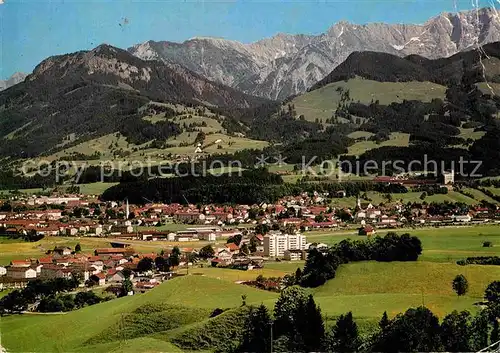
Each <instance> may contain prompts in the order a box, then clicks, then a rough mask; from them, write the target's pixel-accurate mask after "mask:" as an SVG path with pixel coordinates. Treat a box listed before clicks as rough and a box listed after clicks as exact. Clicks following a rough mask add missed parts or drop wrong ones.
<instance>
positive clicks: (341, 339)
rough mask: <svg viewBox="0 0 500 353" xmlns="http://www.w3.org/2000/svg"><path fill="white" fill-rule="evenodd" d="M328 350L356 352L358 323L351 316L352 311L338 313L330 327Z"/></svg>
mask: <svg viewBox="0 0 500 353" xmlns="http://www.w3.org/2000/svg"><path fill="white" fill-rule="evenodd" d="M329 341H330V344H329V347H328V348H329V349H328V350H329V351H334V352H341V353H344V352H345V353H347V352H356V351H357V350H358V347H359V345H360V339H359V333H358V325H356V322H355V321H354V320H353V318H352V312H348V313H347V314H345V315H340V317H339V318H338V319H337V322H336V323H335V326H334V327H333V328H332V332H331V336H330V339H329Z"/></svg>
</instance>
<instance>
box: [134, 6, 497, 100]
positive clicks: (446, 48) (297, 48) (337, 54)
mask: <svg viewBox="0 0 500 353" xmlns="http://www.w3.org/2000/svg"><path fill="white" fill-rule="evenodd" d="M495 41H500V17H499V16H498V14H497V13H496V11H495V10H494V9H489V8H485V9H479V10H477V11H476V10H471V11H466V12H459V13H443V14H441V15H439V16H437V17H434V18H431V19H430V20H429V21H427V22H426V23H424V24H422V25H406V24H396V25H389V24H384V23H370V24H366V25H356V24H352V23H348V22H339V23H337V24H335V25H334V26H332V27H331V28H330V29H328V31H326V32H325V33H323V34H320V35H317V36H312V35H288V34H278V35H276V36H274V37H272V38H267V39H263V40H260V41H258V42H255V43H251V44H242V43H239V42H235V41H230V40H225V39H216V38H193V39H190V40H188V41H185V42H184V43H172V42H166V41H165V42H153V41H148V42H145V43H142V44H138V45H135V46H134V47H131V48H129V51H130V52H131V53H132V54H134V55H135V56H137V57H139V58H141V59H144V60H162V61H164V62H167V63H178V64H181V65H184V66H185V67H187V68H188V69H190V70H192V71H194V72H196V73H198V74H200V75H203V76H205V77H207V78H208V79H210V80H214V81H217V82H221V83H223V84H226V85H229V86H231V87H233V88H236V89H238V90H242V91H244V92H245V93H249V94H252V95H259V96H262V97H267V98H272V99H284V98H286V97H288V96H289V95H293V94H297V93H301V92H304V91H305V90H307V89H308V88H309V87H311V86H312V85H313V84H314V83H316V82H318V81H319V80H321V79H322V78H324V77H325V76H326V75H327V74H328V73H330V72H331V71H332V70H333V69H334V68H335V67H336V66H337V65H339V64H340V63H342V62H343V61H344V60H345V59H346V58H347V57H348V56H349V54H351V53H352V52H354V51H378V52H385V53H390V54H395V55H398V56H406V55H410V54H418V55H421V56H424V57H427V58H430V59H435V58H440V57H448V56H451V55H453V54H455V53H457V52H460V51H463V50H468V49H472V48H474V47H476V46H478V45H481V44H486V43H490V42H495Z"/></svg>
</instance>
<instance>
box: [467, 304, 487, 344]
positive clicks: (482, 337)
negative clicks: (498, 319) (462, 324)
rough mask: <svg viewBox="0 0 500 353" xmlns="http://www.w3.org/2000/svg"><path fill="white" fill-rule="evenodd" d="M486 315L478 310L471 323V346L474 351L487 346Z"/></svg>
mask: <svg viewBox="0 0 500 353" xmlns="http://www.w3.org/2000/svg"><path fill="white" fill-rule="evenodd" d="M488 332H489V326H488V317H487V314H486V313H485V312H484V311H482V312H479V313H478V314H477V315H476V316H475V317H474V319H473V320H472V324H471V348H472V350H474V351H479V350H481V349H483V348H486V347H487V346H488Z"/></svg>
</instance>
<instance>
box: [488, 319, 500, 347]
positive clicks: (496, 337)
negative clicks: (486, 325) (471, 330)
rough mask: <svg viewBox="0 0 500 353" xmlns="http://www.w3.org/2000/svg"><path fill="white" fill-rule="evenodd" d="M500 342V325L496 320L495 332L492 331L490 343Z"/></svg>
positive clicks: (494, 322) (494, 324) (494, 323)
mask: <svg viewBox="0 0 500 353" xmlns="http://www.w3.org/2000/svg"><path fill="white" fill-rule="evenodd" d="M498 341H500V325H499V324H498V319H497V318H495V320H494V321H493V330H491V335H490V342H491V343H495V342H498Z"/></svg>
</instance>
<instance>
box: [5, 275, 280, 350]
mask: <svg viewBox="0 0 500 353" xmlns="http://www.w3.org/2000/svg"><path fill="white" fill-rule="evenodd" d="M243 294H244V295H246V296H247V299H246V300H247V303H255V304H260V303H261V302H265V301H269V300H271V301H272V300H275V299H276V297H277V295H276V294H274V293H271V292H266V291H260V290H257V289H253V288H251V287H248V286H243V285H237V284H233V283H229V282H226V281H218V280H216V279H210V278H207V277H201V276H187V277H181V278H176V279H173V280H171V281H168V282H166V283H164V284H162V285H161V286H160V287H158V288H157V289H155V290H152V291H150V292H148V293H145V294H139V295H135V296H131V297H125V298H120V299H116V300H113V301H110V302H105V303H101V304H97V305H94V306H90V307H86V308H83V309H80V310H77V311H73V312H69V313H67V314H64V315H21V316H18V315H14V316H10V317H4V318H2V320H1V322H0V328H1V332H2V346H4V347H5V348H6V349H7V350H8V351H9V352H27V351H30V352H33V351H37V352H68V351H85V352H87V351H88V352H110V351H114V350H117V351H119V350H120V349H121V348H125V349H126V350H127V351H130V352H132V351H141V352H144V351H155V352H160V351H163V352H166V351H168V352H171V351H176V350H175V346H173V345H172V344H171V343H169V342H168V341H167V336H168V335H167V332H165V334H161V335H160V337H161V338H158V337H157V335H158V333H156V336H155V338H152V337H148V336H145V337H142V338H141V337H136V338H134V339H131V340H122V339H120V338H121V337H120V336H121V335H120V332H121V331H125V332H127V331H128V332H127V334H128V335H134V334H135V335H137V334H140V332H130V329H132V328H136V329H139V328H141V326H144V325H145V324H147V322H149V321H150V320H152V319H154V317H155V315H151V316H149V315H147V313H146V315H144V316H143V317H142V319H143V320H144V322H142V323H141V322H139V323H137V322H136V323H135V324H133V325H132V323H131V322H130V320H127V317H124V316H123V315H122V314H131V313H133V312H134V311H137V310H138V309H139V310H140V309H141V308H147V305H150V304H155V305H168V306H169V309H166V310H165V311H167V312H168V313H170V315H169V316H170V318H169V316H167V317H165V318H164V319H165V320H166V321H167V322H168V321H169V320H170V321H174V320H173V319H172V317H171V316H172V315H179V316H181V317H182V316H183V315H186V314H190V316H194V315H198V318H196V317H191V320H192V319H197V321H200V322H204V321H209V319H208V313H210V312H211V311H212V310H214V309H215V308H236V307H238V306H240V304H241V296H242V295H243ZM175 309H176V310H177V311H178V312H177V313H175V312H174V310H175ZM148 312H149V311H148ZM158 314H159V315H161V314H162V312H159V313H158ZM202 314H204V315H202ZM160 318H162V317H160ZM139 319H140V317H139ZM156 319H158V316H156ZM211 320H213V319H211ZM185 322H187V323H189V320H187V319H186V320H185ZM176 323H177V324H183V320H182V319H179V318H176ZM128 325H130V326H131V327H129V326H128ZM188 327H189V326H188ZM55 328H57V329H55ZM116 331H118V332H116ZM103 332H105V333H109V335H105V336H104V337H103V336H102V333H103ZM112 333H114V334H116V335H117V336H118V337H113V336H114V335H113V334H112ZM106 341H108V342H106ZM142 344H146V347H147V348H145V347H144V346H142Z"/></svg>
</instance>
